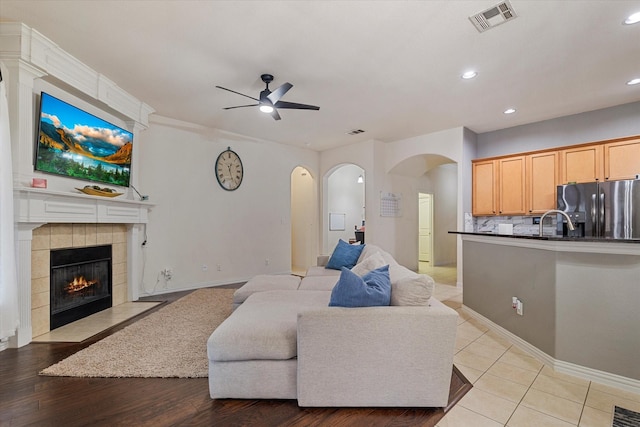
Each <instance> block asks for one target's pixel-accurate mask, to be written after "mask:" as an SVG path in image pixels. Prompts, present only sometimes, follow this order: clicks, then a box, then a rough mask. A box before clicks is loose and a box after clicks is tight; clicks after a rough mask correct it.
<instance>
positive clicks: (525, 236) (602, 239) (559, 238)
mask: <svg viewBox="0 0 640 427" xmlns="http://www.w3.org/2000/svg"><path fill="white" fill-rule="evenodd" d="M449 233H450V234H466V235H470V236H490V237H506V238H510V239H529V240H550V241H554V242H560V241H567V242H606V243H640V239H612V238H610V237H563V236H549V235H546V236H538V235H537V234H535V235H531V234H498V233H489V232H467V231H449Z"/></svg>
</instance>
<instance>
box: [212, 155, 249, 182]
mask: <svg viewBox="0 0 640 427" xmlns="http://www.w3.org/2000/svg"><path fill="white" fill-rule="evenodd" d="M243 175H244V169H243V168H242V160H240V156H238V154H236V152H235V151H233V150H232V149H231V147H227V149H226V150H225V151H223V152H222V153H220V155H219V156H218V158H217V159H216V178H217V179H218V184H220V187H222V188H223V189H225V190H227V191H233V190H236V189H237V188H238V187H240V184H242V177H243Z"/></svg>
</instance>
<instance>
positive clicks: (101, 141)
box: [34, 92, 133, 187]
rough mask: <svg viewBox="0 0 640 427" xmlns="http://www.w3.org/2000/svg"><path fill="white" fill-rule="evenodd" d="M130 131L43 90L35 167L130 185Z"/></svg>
mask: <svg viewBox="0 0 640 427" xmlns="http://www.w3.org/2000/svg"><path fill="white" fill-rule="evenodd" d="M132 147H133V134H132V133H131V132H129V131H127V130H125V129H122V128H120V127H118V126H116V125H113V124H111V123H109V122H107V121H105V120H102V119H101V118H99V117H96V116H94V115H93V114H89V113H87V112H86V111H83V110H81V109H80V108H78V107H74V106H73V105H71V104H68V103H66V102H64V101H62V100H60V99H58V98H55V97H53V96H51V95H49V94H48V93H46V92H42V94H41V96H40V115H39V125H38V137H37V144H36V159H35V165H34V168H35V170H36V171H39V172H45V173H50V174H55V175H62V176H67V177H71V178H76V179H81V180H86V181H93V182H99V183H104V184H109V185H119V186H123V187H128V186H129V177H130V170H131V152H132Z"/></svg>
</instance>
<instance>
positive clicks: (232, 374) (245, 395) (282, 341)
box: [207, 290, 331, 399]
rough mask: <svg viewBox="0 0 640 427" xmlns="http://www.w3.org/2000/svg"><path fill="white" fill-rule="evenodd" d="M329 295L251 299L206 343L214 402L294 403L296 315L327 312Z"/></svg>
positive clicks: (293, 294) (263, 294) (270, 294)
mask: <svg viewBox="0 0 640 427" xmlns="http://www.w3.org/2000/svg"><path fill="white" fill-rule="evenodd" d="M330 296H331V292H329V291H305V292H300V291H297V290H296V291H287V290H284V291H282V290H277V291H264V292H257V293H254V294H252V295H250V296H249V297H248V298H247V299H246V301H245V302H244V303H243V304H241V305H240V306H239V307H238V308H237V309H236V310H235V311H234V312H233V313H231V315H230V316H229V317H228V318H227V319H225V321H224V322H222V324H220V326H218V327H217V328H216V330H215V331H214V332H213V333H212V334H211V336H210V337H209V340H208V341H207V354H208V358H209V392H210V395H211V397H212V398H214V399H219V398H238V399H296V398H297V391H296V377H297V360H296V356H297V339H296V334H297V322H298V313H299V312H300V311H305V310H309V309H317V308H321V307H326V306H327V305H328V304H329V298H330Z"/></svg>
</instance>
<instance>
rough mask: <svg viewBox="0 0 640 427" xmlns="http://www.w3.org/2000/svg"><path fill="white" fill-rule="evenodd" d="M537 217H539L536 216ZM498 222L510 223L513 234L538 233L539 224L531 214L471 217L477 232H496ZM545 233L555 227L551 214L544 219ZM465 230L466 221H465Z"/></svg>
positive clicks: (553, 230) (474, 229)
mask: <svg viewBox="0 0 640 427" xmlns="http://www.w3.org/2000/svg"><path fill="white" fill-rule="evenodd" d="M538 218H539V217H538ZM500 224H512V225H513V234H519V235H538V232H539V227H540V226H539V225H538V224H534V223H533V217H531V216H477V217H473V231H474V232H477V233H496V234H498V229H499V228H500ZM544 229H545V234H551V233H552V232H555V229H556V218H555V216H553V215H550V216H548V217H547V218H545V220H544ZM465 231H467V222H466V221H465Z"/></svg>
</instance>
